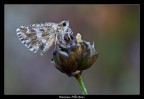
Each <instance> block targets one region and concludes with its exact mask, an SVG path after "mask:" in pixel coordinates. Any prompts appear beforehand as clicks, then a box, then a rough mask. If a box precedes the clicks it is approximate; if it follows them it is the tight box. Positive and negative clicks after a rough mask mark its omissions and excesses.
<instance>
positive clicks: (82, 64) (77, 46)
mask: <svg viewBox="0 0 144 99" xmlns="http://www.w3.org/2000/svg"><path fill="white" fill-rule="evenodd" d="M64 38H65V39H64V41H63V42H59V45H57V46H58V48H57V49H55V50H54V51H53V58H52V63H53V64H54V65H55V67H56V68H57V69H58V70H59V71H61V72H63V73H66V74H67V75H68V76H75V75H76V74H78V73H80V74H81V73H82V71H83V70H86V69H88V68H90V67H91V66H92V65H93V64H94V62H95V61H96V60H97V57H98V53H97V52H96V50H95V48H94V43H93V45H91V44H90V43H89V42H86V41H84V40H82V39H81V35H80V34H79V33H78V34H77V36H76V37H72V38H71V39H69V38H68V36H65V37H64ZM64 42H65V43H64Z"/></svg>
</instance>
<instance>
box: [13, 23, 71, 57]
mask: <svg viewBox="0 0 144 99" xmlns="http://www.w3.org/2000/svg"><path fill="white" fill-rule="evenodd" d="M16 33H17V36H18V38H19V40H20V41H21V42H22V43H23V44H24V45H25V47H27V48H28V49H29V50H30V51H32V52H33V53H36V52H37V51H38V50H39V49H41V50H42V52H41V55H43V53H44V52H46V51H47V50H48V49H49V48H50V47H51V46H52V45H53V44H54V43H55V46H56V43H57V42H59V41H64V35H66V34H67V35H68V37H69V38H70V35H72V34H73V32H72V30H71V28H70V27H69V21H61V22H59V23H53V22H46V23H44V24H43V23H41V24H31V25H26V26H20V27H19V28H17V30H16Z"/></svg>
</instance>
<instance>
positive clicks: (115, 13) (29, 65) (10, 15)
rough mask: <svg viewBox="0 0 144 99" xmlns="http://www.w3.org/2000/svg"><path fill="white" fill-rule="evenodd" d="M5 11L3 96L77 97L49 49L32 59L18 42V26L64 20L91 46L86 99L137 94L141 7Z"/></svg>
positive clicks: (12, 7)
mask: <svg viewBox="0 0 144 99" xmlns="http://www.w3.org/2000/svg"><path fill="white" fill-rule="evenodd" d="M4 9H5V35H4V37H5V38H4V50H5V51H4V55H5V57H4V64H5V65H4V93H5V94H7V95H8V94H10V95H15V94H18V95H19V94H22V95H31V94H34V95H36V94H39V95H46V94H48V95H49V94H51V95H56V94H59V95H60V94H63V95H69V94H82V92H81V89H80V86H79V84H78V82H77V81H76V79H75V78H73V77H68V76H67V75H65V74H63V73H61V72H60V71H58V70H57V69H56V68H55V67H54V66H53V65H52V64H51V61H50V60H51V57H52V49H50V50H49V51H47V52H46V53H45V54H44V55H43V56H40V54H39V53H36V54H33V53H32V52H31V51H29V50H28V49H27V48H26V47H25V46H23V44H22V43H21V42H20V40H19V39H18V37H17V35H16V29H17V28H18V27H19V26H21V25H29V24H34V23H45V22H60V21H62V20H69V22H70V27H71V29H72V30H73V32H74V35H76V34H77V33H81V35H82V39H85V40H86V41H89V42H91V43H92V42H93V41H94V43H95V48H96V50H97V52H98V53H99V57H98V60H97V61H96V63H95V64H94V65H93V66H92V67H91V68H89V69H87V70H86V71H83V74H82V78H83V80H84V83H85V86H86V88H87V90H88V94H90V95H115V94H119V95H120V94H139V93H140V6H139V5H132V4H131V5H114V4H113V5H106V4H105V5H100V4H98V5H95V4H91V5H88V4H85V5H78V4H64V5H62V4H49V5H47V4H45V5H38V4H37V5H22V4H21V5H10V4H7V5H5V6H4Z"/></svg>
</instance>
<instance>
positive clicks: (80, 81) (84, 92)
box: [75, 74, 88, 95]
mask: <svg viewBox="0 0 144 99" xmlns="http://www.w3.org/2000/svg"><path fill="white" fill-rule="evenodd" d="M75 78H76V79H77V81H78V83H79V84H80V86H81V89H82V91H83V94H84V95H87V94H88V93H87V89H86V87H85V85H84V83H83V80H82V77H81V75H80V74H77V75H76V76H75Z"/></svg>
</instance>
